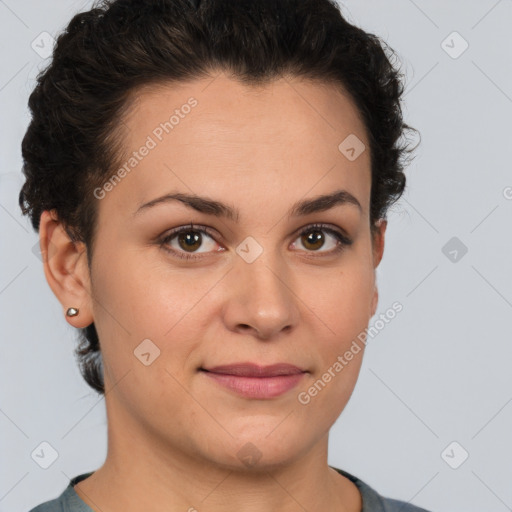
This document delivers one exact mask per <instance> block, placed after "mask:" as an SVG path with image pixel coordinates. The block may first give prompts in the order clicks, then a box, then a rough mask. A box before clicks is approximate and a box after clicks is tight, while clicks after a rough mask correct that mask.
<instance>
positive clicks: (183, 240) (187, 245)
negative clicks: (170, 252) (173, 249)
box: [177, 231, 202, 251]
mask: <svg viewBox="0 0 512 512" xmlns="http://www.w3.org/2000/svg"><path fill="white" fill-rule="evenodd" d="M192 233H193V234H192ZM177 239H178V244H179V246H180V247H181V248H182V249H184V250H185V251H189V250H191V251H195V250H196V249H198V248H199V247H200V246H201V242H202V236H201V234H200V232H199V231H184V232H181V233H178V238H177Z"/></svg>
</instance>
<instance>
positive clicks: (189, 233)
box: [160, 224, 353, 260]
mask: <svg viewBox="0 0 512 512" xmlns="http://www.w3.org/2000/svg"><path fill="white" fill-rule="evenodd" d="M325 234H327V235H328V237H326V236H325ZM329 237H330V238H331V242H330V243H329V242H328V240H329ZM206 239H209V240H210V247H208V244H206V250H204V251H198V250H197V249H199V248H200V247H202V246H203V245H204V241H205V240H206ZM298 239H300V243H301V244H302V246H303V247H304V248H305V249H306V251H307V252H313V253H314V252H318V253H320V254H321V255H322V256H325V255H332V254H337V253H339V252H341V251H342V250H343V249H344V248H345V247H346V246H349V245H351V244H352V242H353V241H352V240H350V239H349V238H348V237H347V236H345V235H344V234H343V233H342V232H341V231H338V230H337V229H333V228H331V227H328V226H326V225H324V224H313V225H310V226H307V227H306V228H304V229H302V230H301V231H300V233H299V238H298ZM296 240H297V239H296ZM326 240H327V246H328V247H329V246H331V249H329V250H324V251H319V249H320V248H322V247H324V245H326ZM160 245H161V246H162V248H163V249H164V250H166V251H167V252H170V253H172V254H173V255H174V256H177V257H178V258H181V259H186V260H193V259H200V258H202V256H200V255H196V254H202V253H208V252H223V251H224V250H225V249H215V245H216V242H215V240H214V239H213V233H212V234H210V230H209V229H208V228H206V227H203V226H196V227H194V225H193V224H190V225H188V226H182V227H179V228H176V229H174V230H173V231H171V232H170V233H169V234H167V235H166V236H165V238H163V239H162V240H161V241H160ZM292 245H293V246H294V247H295V246H296V243H295V242H294V243H293V244H292Z"/></svg>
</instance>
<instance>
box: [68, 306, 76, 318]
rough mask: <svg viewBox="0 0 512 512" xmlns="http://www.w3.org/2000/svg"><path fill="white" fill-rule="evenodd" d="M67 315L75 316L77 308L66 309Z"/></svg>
mask: <svg viewBox="0 0 512 512" xmlns="http://www.w3.org/2000/svg"><path fill="white" fill-rule="evenodd" d="M66 315H67V316H77V315H78V309H77V308H68V310H67V311H66Z"/></svg>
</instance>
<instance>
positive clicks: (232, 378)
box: [201, 363, 307, 399]
mask: <svg viewBox="0 0 512 512" xmlns="http://www.w3.org/2000/svg"><path fill="white" fill-rule="evenodd" d="M201 371H202V373H203V374H204V375H206V376H207V377H208V378H211V379H213V380H214V381H216V382H217V383H218V384H220V385H221V386H223V387H225V388H227V389H229V390H231V391H234V392H235V393H237V394H238V395H241V396H243V397H245V398H255V399H268V398H274V397H277V396H280V395H282V394H284V393H286V392H287V391H289V390H291V389H293V388H294V387H295V386H297V385H298V383H299V382H300V381H301V380H302V378H303V377H304V375H305V374H306V373H307V372H306V371H305V370H301V369H300V368H299V367H297V366H294V365H290V364H287V363H278V364H274V365H271V366H259V365H256V364H253V363H237V364H231V365H223V366H215V367H213V368H201Z"/></svg>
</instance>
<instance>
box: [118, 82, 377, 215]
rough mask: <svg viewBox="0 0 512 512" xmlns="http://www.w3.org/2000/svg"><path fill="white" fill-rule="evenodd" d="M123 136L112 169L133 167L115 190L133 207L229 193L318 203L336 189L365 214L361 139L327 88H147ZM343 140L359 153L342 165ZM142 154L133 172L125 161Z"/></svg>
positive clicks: (349, 113)
mask: <svg viewBox="0 0 512 512" xmlns="http://www.w3.org/2000/svg"><path fill="white" fill-rule="evenodd" d="M123 132H124V137H123V147H124V149H125V154H124V155H123V158H122V159H121V160H122V162H123V163H128V162H129V161H130V160H133V162H132V163H134V164H135V165H134V166H133V170H132V169H130V172H129V177H127V178H126V179H124V180H123V183H121V185H122V187H121V186H119V187H116V189H119V190H121V188H122V189H123V190H124V192H125V193H126V200H127V201H130V202H131V203H132V204H133V203H138V204H140V203H141V201H143V200H149V199H151V196H152V195H153V196H154V195H155V194H158V193H162V191H164V192H171V191H172V190H176V189H180V190H182V191H186V192H194V193H201V195H210V196H212V197H220V196H223V195H226V193H228V192H229V193H232V191H233V187H238V189H239V190H240V191H249V192H250V191H252V192H253V193H254V194H258V190H261V194H263V189H266V190H267V193H266V194H267V196H268V193H269V192H270V191H272V190H281V192H282V193H283V192H285V191H289V192H290V194H291V196H293V199H294V200H296V199H298V198H300V197H303V196H305V195H306V194H307V192H308V190H311V194H313V195H317V194H319V193H325V192H329V191H331V190H333V189H335V188H340V187H344V188H346V189H347V190H349V191H350V192H351V193H353V194H354V195H356V196H359V199H360V202H361V203H362V204H363V207H364V209H367V204H365V201H366V202H367V199H368V198H367V196H369V190H370V176H371V174H370V154H369V153H370V152H369V145H368V139H367V136H366V129H365V126H364V123H363V122H362V120H361V117H360V114H359V112H358V110H357V108H356V107H355V105H354V104H353V102H352V100H351V99H350V97H349V96H348V95H347V94H346V93H345V92H344V91H343V89H342V88H341V87H340V86H338V85H335V84H328V83H322V82H318V81H306V80H299V79H297V78H291V77H289V78H286V77H283V78H281V79H279V80H275V81H273V82H271V83H267V84H264V85H258V86H254V85H246V84H243V83H240V82H239V81H237V80H234V79H231V78H229V77H227V76H226V75H224V74H222V73H221V74H219V75H217V76H213V77H209V78H204V79H198V80H193V81H190V82H179V83H163V84H158V85H151V86H147V87H144V88H141V89H140V90H138V91H137V92H136V94H134V96H133V101H132V103H131V104H130V108H129V110H128V111H127V114H126V115H125V116H124V118H123ZM353 137H356V139H353ZM347 138H348V140H350V141H353V140H357V141H359V144H360V145H361V147H365V148H366V149H368V151H367V150H364V151H363V152H362V153H361V154H360V156H358V157H357V159H355V160H350V159H348V158H347V157H346V156H345V155H344V154H343V152H342V151H341V149H340V144H341V145H342V149H343V148H344V146H343V142H344V141H345V140H347ZM144 147H150V150H149V151H148V150H144V153H145V155H144V156H143V158H140V155H138V156H137V161H136V162H135V161H134V158H135V157H134V156H133V154H134V152H137V153H140V151H139V150H140V149H142V148H144ZM359 149H360V148H358V150H359ZM113 195H114V194H113ZM116 195H119V194H118V190H116ZM282 197H283V196H282ZM283 198H284V197H283ZM118 199H119V200H121V198H120V197H118Z"/></svg>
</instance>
